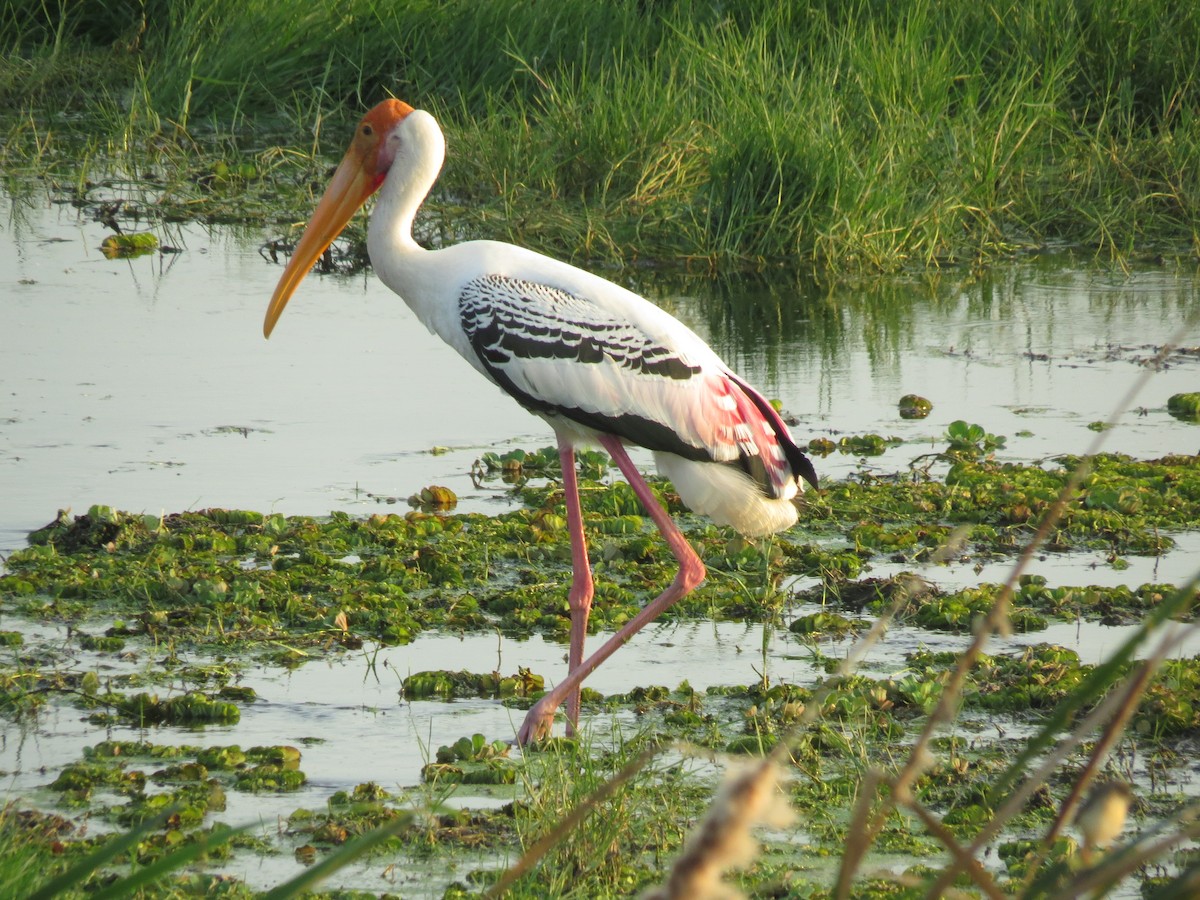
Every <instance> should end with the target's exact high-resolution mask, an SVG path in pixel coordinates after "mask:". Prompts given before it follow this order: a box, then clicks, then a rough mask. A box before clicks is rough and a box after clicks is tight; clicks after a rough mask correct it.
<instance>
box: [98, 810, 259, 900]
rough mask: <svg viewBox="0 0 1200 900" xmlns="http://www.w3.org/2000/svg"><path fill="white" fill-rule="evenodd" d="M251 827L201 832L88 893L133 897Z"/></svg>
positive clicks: (112, 898)
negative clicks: (161, 855) (163, 854)
mask: <svg viewBox="0 0 1200 900" xmlns="http://www.w3.org/2000/svg"><path fill="white" fill-rule="evenodd" d="M252 827H254V826H253V825H241V826H239V827H237V828H222V829H221V830H220V831H217V830H216V829H215V828H214V829H213V830H212V831H208V832H205V833H203V834H198V835H196V836H195V837H194V838H193V839H192V841H191V843H188V844H186V845H184V846H182V847H180V848H179V849H178V850H175V851H174V852H172V853H169V854H167V855H166V856H164V857H162V858H161V859H157V860H155V861H154V862H153V863H151V864H150V865H148V866H142V867H140V868H138V869H136V870H134V871H133V872H131V873H130V874H129V875H128V876H126V877H125V878H121V879H118V880H117V881H115V882H113V883H112V884H110V885H109V886H108V887H106V888H101V889H100V890H98V891H96V892H95V893H93V894H90V895H89V896H90V898H91V900H120V898H123V897H132V896H134V895H135V894H136V893H137V892H138V891H140V890H141V889H142V888H144V887H147V886H149V885H152V884H154V883H155V882H156V881H158V880H159V879H160V878H163V877H165V876H167V875H170V874H171V873H172V872H176V871H178V870H179V869H182V868H183V867H184V866H186V865H187V864H188V863H190V862H193V861H195V860H197V859H199V858H200V857H201V856H203V855H204V854H206V853H208V852H209V851H211V850H215V849H216V848H217V847H220V846H222V845H224V844H227V843H228V842H229V841H231V840H232V839H233V838H234V837H236V836H237V835H238V834H240V833H242V832H243V831H247V830H249V829H250V828H252Z"/></svg>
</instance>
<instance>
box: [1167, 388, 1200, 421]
mask: <svg viewBox="0 0 1200 900" xmlns="http://www.w3.org/2000/svg"><path fill="white" fill-rule="evenodd" d="M1167 412H1169V413H1170V414H1171V415H1173V416H1174V417H1175V418H1177V419H1200V392H1193V393H1189V394H1172V395H1171V396H1170V397H1169V398H1167Z"/></svg>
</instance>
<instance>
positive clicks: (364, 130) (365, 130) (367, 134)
mask: <svg viewBox="0 0 1200 900" xmlns="http://www.w3.org/2000/svg"><path fill="white" fill-rule="evenodd" d="M374 133H375V129H374V128H372V127H371V126H370V125H364V126H363V127H362V136H363V137H370V136H371V135H373V134H374Z"/></svg>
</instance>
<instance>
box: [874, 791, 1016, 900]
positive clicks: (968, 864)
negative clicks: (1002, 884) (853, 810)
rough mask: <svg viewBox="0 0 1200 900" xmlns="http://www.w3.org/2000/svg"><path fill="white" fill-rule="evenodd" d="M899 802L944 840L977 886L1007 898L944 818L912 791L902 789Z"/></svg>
mask: <svg viewBox="0 0 1200 900" xmlns="http://www.w3.org/2000/svg"><path fill="white" fill-rule="evenodd" d="M892 795H893V796H894V797H895V796H897V787H896V785H894V784H893V785H892ZM897 802H898V803H899V805H901V806H903V807H905V808H906V809H909V810H911V811H912V812H913V813H914V814H915V815H916V816H917V818H918V819H920V820H921V824H922V825H924V826H925V830H926V831H928V832H929V833H930V834H932V835H933V836H934V837H935V838H937V839H938V840H939V841H941V842H942V845H943V846H944V847H945V848H946V849H947V850H949V851H950V855H951V856H952V857H953V858H954V860H955V862H956V863H958V866H959V868H960V869H962V870H964V871H966V872H967V874H968V875H970V876H971V880H972V881H973V882H974V883H975V886H976V887H978V888H979V889H980V890H981V891H983V892H984V893H985V894H987V896H988V897H990V898H992V900H1005V894H1004V892H1003V891H1002V890H1000V888H999V887H998V886H997V885H996V880H995V879H994V878H992V875H991V873H990V872H989V871H988V870H987V869H985V868H984V867H983V863H981V862H980V861H979V860H978V859H976V858H975V857H974V856H973V855H972V854H970V853H969V852H967V850H966V848H964V847H963V845H962V844H960V843H959V842H958V840H957V839H956V838H955V837H954V834H953V832H951V831H950V829H949V828H947V827H946V826H945V825H943V824H942V820H941V819H939V818H938V817H937V816H935V815H934V814H933V813H932V812H930V811H929V810H928V809H927V808H926V807H925V804H923V803H921V802H920V801H919V800H917V798H916V797H914V796H913V795H912V793H911V792H910V791H900V792H899V796H898V799H897Z"/></svg>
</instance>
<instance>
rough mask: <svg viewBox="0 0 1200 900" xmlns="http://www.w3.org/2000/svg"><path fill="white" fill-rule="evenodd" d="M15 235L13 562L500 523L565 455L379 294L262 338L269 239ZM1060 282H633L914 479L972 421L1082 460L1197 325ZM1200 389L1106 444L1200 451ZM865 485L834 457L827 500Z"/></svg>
mask: <svg viewBox="0 0 1200 900" xmlns="http://www.w3.org/2000/svg"><path fill="white" fill-rule="evenodd" d="M0 228H2V230H3V232H4V235H3V238H0V284H3V286H4V291H3V297H2V299H0V341H2V347H3V351H2V353H0V386H2V391H0V497H3V503H2V506H0V552H3V551H4V550H11V549H12V548H14V547H18V546H21V545H22V543H23V541H24V536H25V534H26V532H28V531H29V530H30V529H32V528H36V527H38V526H40V525H42V524H44V523H45V522H47V521H49V520H50V519H52V518H53V517H54V514H55V512H56V510H58V509H59V508H61V507H72V508H73V509H74V510H75V511H76V512H77V513H78V512H83V511H85V510H86V509H87V507H88V506H89V505H91V504H93V503H103V504H107V505H110V506H114V507H119V508H122V509H127V510H131V511H145V512H151V513H158V512H161V511H163V510H166V511H168V512H173V511H178V510H181V509H197V508H204V507H210V506H224V507H236V508H245V509H255V510H260V511H269V510H275V511H279V512H283V513H288V514H291V513H306V514H324V513H326V512H328V511H330V510H332V509H344V510H350V511H357V512H369V511H371V510H374V509H377V508H379V505H380V504H381V503H384V502H386V500H385V499H380V498H397V497H399V498H401V499H402V498H406V497H408V496H409V495H410V494H412V493H413V492H414V491H416V490H417V489H419V488H421V487H422V486H425V485H427V484H430V483H441V484H446V485H447V486H449V487H451V488H452V489H453V490H454V491H455V492H456V493H457V494H458V495H459V497H460V504H461V508H463V509H478V510H483V511H486V510H489V509H497V508H500V507H501V506H502V505H503V504H505V503H506V502H507V498H506V494H505V492H504V491H503V490H501V489H476V488H474V487H473V485H472V483H471V481H470V478H469V477H468V474H467V473H468V471H469V469H470V464H471V462H472V461H474V460H475V459H476V458H477V457H478V456H479V455H480V454H482V453H483V452H485V451H487V450H504V449H506V448H510V447H513V446H522V447H540V446H545V445H548V444H550V443H552V436H551V434H550V431H549V429H548V428H547V427H546V425H545V424H544V423H543V422H542V421H541V420H539V419H537V418H536V417H534V416H531V415H529V414H528V413H526V412H524V411H523V410H522V409H520V408H519V407H518V406H517V405H516V404H515V403H514V402H512V401H511V400H509V399H508V398H506V397H504V396H502V395H501V394H500V393H499V392H498V391H497V389H496V388H494V387H492V386H491V385H488V384H486V383H485V382H483V380H482V379H480V378H479V377H478V375H477V374H476V373H475V372H474V371H473V370H472V369H470V368H469V367H468V366H466V365H465V364H464V363H463V361H462V360H461V359H459V358H458V357H457V355H456V354H455V353H454V352H453V351H451V350H450V349H448V348H447V347H446V346H444V345H443V344H442V343H441V342H440V341H439V340H438V339H437V338H435V337H433V336H432V335H430V334H428V333H427V332H426V331H425V330H424V328H422V327H421V326H420V325H419V324H418V323H417V322H416V321H415V319H414V318H413V316H412V314H411V313H410V312H409V311H408V309H407V308H406V307H405V305H404V304H403V303H402V302H400V301H399V300H398V299H397V298H396V297H395V296H394V295H393V294H391V293H390V292H389V291H388V290H387V289H386V288H385V287H384V286H383V285H381V284H380V283H378V282H377V281H376V280H375V279H374V278H373V277H371V275H370V274H369V273H367V274H364V275H361V276H357V277H314V276H310V277H309V278H308V279H307V280H306V281H305V282H304V284H303V286H302V288H301V289H300V291H299V293H298V295H297V296H296V297H295V298H294V299H293V301H292V303H291V305H290V306H289V308H288V311H287V313H286V315H285V316H284V318H283V319H282V320H281V322H280V325H279V327H278V329H277V330H276V332H275V335H274V337H273V338H272V339H271V340H270V341H264V340H263V338H262V333H261V326H262V317H263V313H264V311H265V309H266V302H267V299H268V298H269V297H270V294H271V290H272V288H273V287H274V282H275V281H276V279H277V278H278V276H279V274H280V267H279V266H278V265H272V264H269V263H268V262H266V261H265V260H264V259H263V258H262V257H261V256H260V254H259V251H258V246H259V244H260V243H261V242H262V241H263V240H265V239H266V238H267V237H268V236H267V235H262V234H257V233H254V234H244V233H238V232H235V231H233V230H230V229H221V228H211V229H209V228H203V227H200V226H196V225H191V226H180V227H173V228H172V230H171V231H170V232H169V233H167V234H166V235H165V241H164V242H165V243H169V244H171V245H172V246H175V247H177V248H179V249H180V250H181V252H179V253H176V254H172V255H157V254H155V255H150V256H146V257H141V258H138V259H133V260H109V259H106V258H105V257H104V256H102V255H101V254H100V252H99V250H98V249H97V248H98V247H99V244H100V242H101V240H102V239H103V238H104V237H105V235H106V230H105V228H104V227H103V226H101V225H99V224H97V223H94V222H90V221H88V220H86V218H84V217H82V216H81V214H80V213H79V212H78V211H77V210H75V209H74V208H73V207H70V206H66V205H54V204H50V203H49V202H48V201H46V200H45V199H38V198H36V197H35V198H25V199H23V200H22V201H20V202H19V203H15V204H14V203H13V201H12V200H11V199H9V198H7V197H0ZM1062 265H1063V260H1061V259H1059V260H1049V261H1045V260H1041V261H1034V262H1024V263H1019V264H1013V265H1011V266H1007V267H1005V268H1002V269H1000V270H998V271H997V272H995V273H994V274H989V275H985V276H983V277H981V278H980V279H978V280H966V281H963V280H961V279H953V278H950V277H948V278H946V279H944V280H942V281H941V283H939V284H934V285H930V284H920V283H915V282H914V283H911V284H910V283H905V282H901V281H895V280H892V281H888V282H884V283H881V284H876V285H872V286H868V287H864V288H862V289H854V288H845V289H839V290H837V291H835V292H833V293H822V292H819V291H817V290H815V289H813V288H811V287H808V286H805V285H803V284H798V283H797V282H795V281H794V280H791V279H788V280H784V281H775V282H771V281H766V280H763V279H734V280H730V281H723V282H720V283H713V282H710V281H706V280H701V279H684V280H681V279H679V278H668V277H665V276H657V275H655V274H654V273H652V272H646V273H640V274H637V275H636V277H635V278H633V279H632V280H630V279H625V280H627V281H628V283H629V284H630V286H632V287H634V288H636V289H639V290H641V291H642V292H643V293H645V294H646V295H648V296H650V297H651V298H652V299H654V300H655V301H656V302H658V303H660V304H661V305H663V306H665V307H667V308H668V309H670V310H671V311H672V312H673V313H675V314H676V315H677V316H679V317H680V318H681V319H683V320H684V321H686V322H687V323H688V324H689V325H691V326H693V327H694V328H695V329H696V330H697V331H698V332H699V333H700V334H701V335H702V336H705V337H707V338H709V339H710V340H711V341H712V343H713V344H714V346H716V347H717V349H718V350H719V351H720V352H721V353H722V354H723V355H724V356H725V357H726V359H727V360H728V361H729V362H730V363H731V364H732V365H733V366H734V367H735V368H736V369H738V370H740V371H741V372H742V373H743V374H745V375H746V376H748V377H749V378H750V380H751V381H753V382H754V383H756V384H758V385H759V386H760V387H761V388H762V389H763V390H764V392H765V393H766V394H767V395H768V396H771V397H777V398H779V399H780V400H782V402H783V404H784V407H785V409H786V410H787V411H788V412H790V413H791V414H792V415H794V416H796V417H797V418H798V424H797V425H795V426H794V427H793V431H794V433H795V434H796V436H797V438H799V439H801V440H802V441H807V440H808V439H810V438H813V437H819V436H830V435H832V436H835V437H836V436H837V435H838V434H846V433H849V434H859V433H865V432H877V433H881V434H884V435H897V436H899V437H902V438H905V439H906V440H909V441H913V443H909V444H905V445H903V446H901V447H899V448H896V449H893V450H890V451H889V452H888V453H887V454H885V456H883V457H878V458H875V459H873V460H872V461H871V463H872V465H878V466H879V467H881V468H883V469H885V470H888V471H895V470H897V469H899V468H903V466H904V465H905V463H906V461H907V459H909V458H912V457H914V456H917V455H919V454H921V453H925V452H928V451H930V450H932V449H934V448H935V446H937V445H940V443H941V442H940V440H939V439H940V436H941V435H942V434H943V433H944V431H945V428H946V426H947V425H948V424H949V423H950V422H952V421H954V420H955V419H966V420H967V421H969V422H978V423H979V424H981V425H983V426H984V427H985V428H986V429H987V430H988V431H989V432H992V433H994V434H998V435H1005V436H1007V438H1008V444H1007V447H1006V449H1005V450H1004V451H1003V452H1002V454H1001V455H1002V456H1005V457H1009V458H1013V459H1019V460H1029V459H1039V458H1042V457H1046V456H1050V455H1055V454H1060V453H1078V452H1082V451H1083V450H1085V449H1086V448H1087V447H1088V446H1089V445H1090V444H1091V442H1092V441H1093V439H1094V438H1095V434H1094V433H1093V432H1092V431H1089V430H1088V428H1087V426H1088V424H1089V423H1091V422H1094V421H1098V420H1102V419H1104V418H1106V417H1108V416H1109V415H1110V414H1112V413H1113V412H1114V407H1115V406H1116V404H1117V402H1118V400H1119V399H1120V397H1121V396H1122V395H1124V394H1125V393H1126V392H1127V390H1128V389H1129V388H1130V386H1131V384H1132V383H1133V382H1134V380H1135V379H1136V378H1137V376H1138V374H1139V372H1141V371H1142V366H1141V362H1142V361H1144V360H1146V359H1147V358H1149V357H1152V356H1153V354H1154V348H1156V347H1157V346H1159V345H1161V344H1162V343H1164V342H1165V341H1167V340H1168V338H1170V337H1171V336H1172V334H1173V333H1174V332H1176V331H1177V330H1178V329H1179V327H1180V326H1181V325H1182V324H1183V323H1184V321H1185V319H1186V317H1187V315H1188V314H1189V313H1195V312H1196V311H1197V310H1198V309H1200V301H1198V296H1197V293H1198V284H1200V281H1198V278H1197V275H1196V273H1194V272H1190V271H1189V272H1171V271H1165V270H1162V269H1158V268H1154V269H1147V270H1141V271H1135V272H1132V273H1129V274H1121V273H1117V272H1113V273H1104V272H1083V271H1076V270H1070V269H1063V268H1062ZM1181 340H1182V341H1183V343H1185V344H1191V345H1195V344H1196V343H1200V332H1197V330H1196V329H1195V328H1193V329H1192V330H1191V331H1190V332H1187V333H1185V334H1184V335H1182V337H1181ZM1197 388H1200V357H1197V356H1195V355H1192V356H1187V357H1177V358H1175V359H1173V360H1172V364H1171V365H1170V366H1169V367H1168V368H1167V369H1166V370H1165V371H1162V372H1160V373H1158V374H1157V375H1155V376H1154V378H1153V379H1152V380H1151V381H1150V383H1149V384H1148V385H1147V386H1146V387H1145V389H1144V390H1143V391H1142V392H1141V393H1140V394H1139V396H1138V397H1137V398H1136V399H1135V400H1134V406H1135V407H1138V408H1140V409H1141V410H1142V411H1143V412H1144V414H1139V413H1138V412H1130V413H1127V414H1126V415H1125V416H1124V418H1123V419H1122V422H1121V425H1120V426H1119V427H1118V428H1116V429H1114V430H1112V431H1110V432H1108V433H1107V434H1106V435H1105V444H1104V446H1105V448H1106V449H1111V450H1118V451H1122V452H1127V453H1131V454H1134V455H1139V456H1161V455H1163V454H1165V453H1172V452H1179V453H1195V452H1197V451H1198V450H1200V426H1197V425H1194V424H1188V423H1184V422H1180V421H1178V420H1176V419H1174V418H1172V417H1171V416H1169V415H1168V414H1167V412H1166V409H1165V406H1166V400H1167V398H1168V397H1169V396H1170V395H1171V394H1173V393H1176V392H1179V391H1184V390H1196V389H1197ZM910 392H913V393H918V394H922V395H924V396H926V397H928V398H929V399H930V400H931V401H932V402H933V404H934V409H933V412H932V414H931V415H930V416H929V418H927V419H925V420H915V421H905V420H903V419H901V418H900V417H899V416H898V414H897V411H896V404H897V401H898V400H899V398H900V396H901V395H903V394H905V393H910ZM921 439H928V441H927V442H923V441H922V440H921ZM435 447H436V448H449V450H448V452H445V453H442V454H440V455H432V454H431V453H430V450H431V449H433V448H435ZM856 464H857V461H856V460H855V459H854V458H853V457H847V456H840V455H834V456H832V457H830V458H828V459H824V460H818V461H817V465H818V471H819V472H820V474H821V475H822V476H823V477H831V478H837V477H840V476H842V475H844V474H845V473H846V472H848V471H850V470H852V469H853V468H855V467H856Z"/></svg>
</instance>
